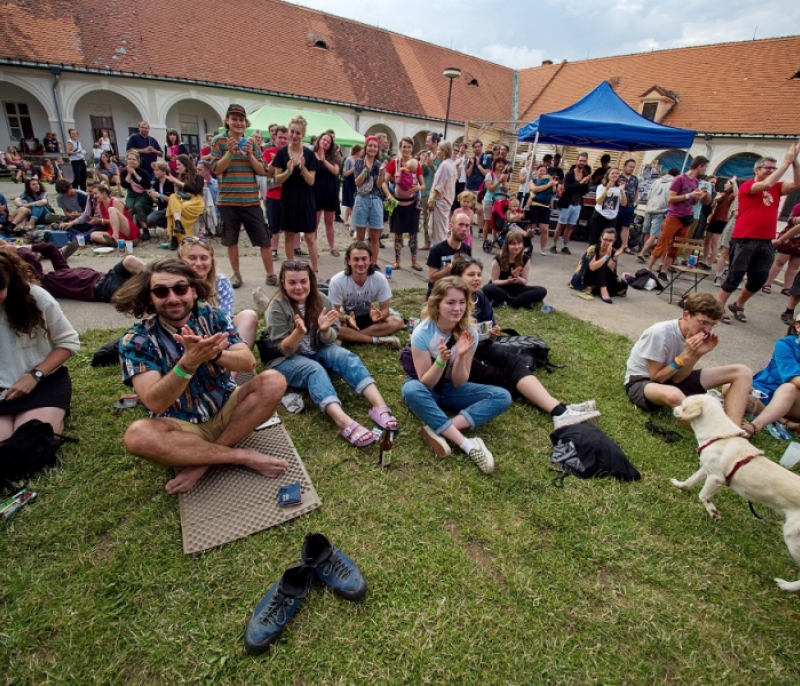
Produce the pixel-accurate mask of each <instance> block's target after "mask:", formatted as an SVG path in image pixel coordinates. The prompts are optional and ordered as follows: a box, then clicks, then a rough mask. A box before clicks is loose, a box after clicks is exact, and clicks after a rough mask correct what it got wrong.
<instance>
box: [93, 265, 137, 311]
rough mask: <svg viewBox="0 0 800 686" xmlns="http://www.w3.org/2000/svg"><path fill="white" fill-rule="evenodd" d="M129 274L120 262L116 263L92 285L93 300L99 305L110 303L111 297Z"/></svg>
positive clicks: (123, 283)
mask: <svg viewBox="0 0 800 686" xmlns="http://www.w3.org/2000/svg"><path fill="white" fill-rule="evenodd" d="M131 276H133V274H131V273H130V272H129V271H128V270H127V269H125V265H124V264H123V263H122V262H117V263H116V264H115V265H114V266H113V267H111V269H109V270H108V271H107V272H106V274H105V276H104V277H103V278H102V279H100V281H98V282H97V283H96V284H95V285H94V299H95V301H97V302H99V303H110V302H111V296H113V295H114V293H116V292H117V291H118V290H119V289H120V288H122V287H123V286H124V285H125V283H126V282H127V280H128V279H130V278H131Z"/></svg>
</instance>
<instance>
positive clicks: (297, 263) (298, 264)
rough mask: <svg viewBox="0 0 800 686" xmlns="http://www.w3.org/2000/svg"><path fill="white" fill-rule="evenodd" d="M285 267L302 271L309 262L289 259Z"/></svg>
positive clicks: (306, 267)
mask: <svg viewBox="0 0 800 686" xmlns="http://www.w3.org/2000/svg"><path fill="white" fill-rule="evenodd" d="M184 240H185V239H184ZM283 267H284V269H285V270H286V271H292V272H301V271H303V270H305V269H308V262H306V261H305V260H297V261H295V262H292V261H289V262H284V263H283Z"/></svg>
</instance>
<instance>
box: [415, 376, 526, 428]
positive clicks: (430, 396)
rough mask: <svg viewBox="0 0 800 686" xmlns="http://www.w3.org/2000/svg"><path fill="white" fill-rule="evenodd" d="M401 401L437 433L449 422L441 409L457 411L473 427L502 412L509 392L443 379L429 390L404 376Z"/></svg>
mask: <svg viewBox="0 0 800 686" xmlns="http://www.w3.org/2000/svg"><path fill="white" fill-rule="evenodd" d="M403 402H404V403H405V404H406V407H408V409H409V410H411V412H412V413H413V415H414V416H415V417H416V418H417V419H420V420H421V421H422V422H424V423H425V424H427V425H428V426H429V427H431V429H433V430H434V431H435V432H436V433H437V434H441V433H442V431H445V430H446V429H447V428H449V427H450V426H452V424H453V420H452V419H448V418H447V415H446V414H445V413H444V410H458V411H459V412H460V413H461V414H462V415H464V417H465V418H466V420H467V421H468V422H469V425H470V427H471V428H473V429H474V428H475V427H476V426H480V425H481V424H485V423H486V422H488V421H489V420H490V419H494V418H495V417H497V415H500V414H502V413H503V412H505V411H506V410H507V409H508V408H509V406H510V405H511V394H510V393H509V392H508V391H507V390H505V389H504V388H499V387H497V386H484V385H482V384H477V383H469V382H466V383H464V384H462V385H461V386H454V385H453V383H452V382H451V381H445V382H444V383H443V384H441V386H440V387H439V388H434V389H429V388H428V387H427V386H426V385H425V384H424V383H422V382H421V381H418V380H417V379H407V380H406V382H405V384H403Z"/></svg>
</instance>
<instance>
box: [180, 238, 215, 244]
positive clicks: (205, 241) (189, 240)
mask: <svg viewBox="0 0 800 686" xmlns="http://www.w3.org/2000/svg"><path fill="white" fill-rule="evenodd" d="M183 242H184V243H189V244H190V245H191V244H193V243H199V244H200V245H210V244H211V241H210V240H208V238H198V237H197V236H186V238H184V239H183Z"/></svg>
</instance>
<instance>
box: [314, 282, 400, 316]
mask: <svg viewBox="0 0 800 686" xmlns="http://www.w3.org/2000/svg"><path fill="white" fill-rule="evenodd" d="M328 297H329V298H330V301H331V304H333V306H334V307H337V306H338V307H341V308H342V312H347V313H348V314H349V313H350V312H352V313H353V314H355V316H356V317H359V316H362V315H368V314H369V310H370V307H372V303H374V302H379V303H382V302H386V301H387V300H389V299H391V297H392V289H391V288H390V286H389V281H388V280H387V279H386V277H385V276H384V275H383V274H382V273H381V272H379V271H376V272H375V273H373V274H371V275H370V276H368V277H367V280H366V281H365V282H364V285H363V286H359V285H358V284H357V283H356V282H355V281H354V280H353V279H352V277H350V276H347V274H345V273H344V272H343V271H342V272H339V273H338V274H334V275H333V276H332V277H331V281H330V285H329V286H328Z"/></svg>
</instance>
